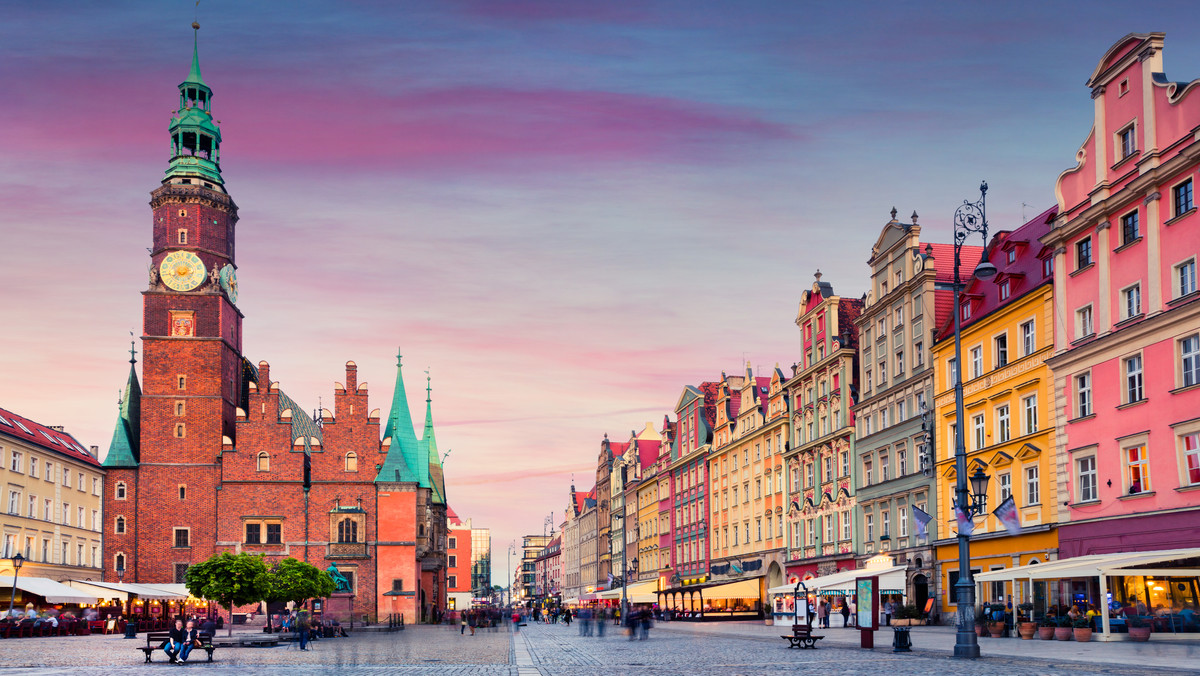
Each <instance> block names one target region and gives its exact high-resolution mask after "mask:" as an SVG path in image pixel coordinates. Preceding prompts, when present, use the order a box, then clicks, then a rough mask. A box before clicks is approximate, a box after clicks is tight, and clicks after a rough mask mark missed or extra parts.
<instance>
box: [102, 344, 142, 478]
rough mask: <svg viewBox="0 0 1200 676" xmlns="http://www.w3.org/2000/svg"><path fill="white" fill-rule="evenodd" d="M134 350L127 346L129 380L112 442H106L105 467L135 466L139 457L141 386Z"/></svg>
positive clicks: (122, 398) (131, 346)
mask: <svg viewBox="0 0 1200 676" xmlns="http://www.w3.org/2000/svg"><path fill="white" fill-rule="evenodd" d="M135 354H136V351H135V350H134V348H133V345H132V344H131V345H130V347H129V380H128V381H126V383H125V396H123V397H121V402H120V413H118V414H117V425H116V427H115V428H114V429H113V436H112V442H110V443H109V444H108V455H106V456H104V462H103V463H102V464H103V466H105V467H137V464H138V458H139V457H141V453H140V441H141V429H142V426H141V420H142V388H141V386H140V385H138V377H137V368H136V364H137V359H136V358H135V356H134V355H135Z"/></svg>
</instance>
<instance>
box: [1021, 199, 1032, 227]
mask: <svg viewBox="0 0 1200 676" xmlns="http://www.w3.org/2000/svg"><path fill="white" fill-rule="evenodd" d="M1031 206H1033V205H1032V204H1026V203H1024V202H1021V222H1022V223H1024V222H1025V207H1031Z"/></svg>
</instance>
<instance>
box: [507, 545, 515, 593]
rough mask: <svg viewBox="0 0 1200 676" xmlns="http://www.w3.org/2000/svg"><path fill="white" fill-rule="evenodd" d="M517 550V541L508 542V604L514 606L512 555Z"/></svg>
mask: <svg viewBox="0 0 1200 676" xmlns="http://www.w3.org/2000/svg"><path fill="white" fill-rule="evenodd" d="M516 551H517V541H516V540H513V541H512V542H510V543H508V605H509V607H512V602H513V597H512V588H513V576H512V557H513V554H515V553H516Z"/></svg>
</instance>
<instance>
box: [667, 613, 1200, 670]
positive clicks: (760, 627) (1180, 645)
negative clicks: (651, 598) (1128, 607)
mask: <svg viewBox="0 0 1200 676" xmlns="http://www.w3.org/2000/svg"><path fill="white" fill-rule="evenodd" d="M655 629H656V630H659V631H671V632H679V633H691V634H697V635H720V636H727V637H729V636H734V637H745V638H756V639H773V640H776V641H780V642H781V643H782V642H783V641H782V639H780V638H779V637H780V636H782V635H784V634H788V633H791V625H790V624H780V625H777V626H766V625H764V624H763V623H762V622H680V621H678V620H677V621H674V622H658V623H656V624H655ZM814 633H816V634H818V635H822V636H824V637H825V638H824V639H823V640H822V641H821V642H820V643H818V649H819V648H820V647H824V646H831V645H832V646H837V647H839V648H849V647H857V646H858V645H859V644H860V643H859V641H860V638H861V637H860V633H861V632H860V630H858V629H855V628H853V627H851V628H848V629H847V628H844V627H831V628H829V629H821V630H815V632H814ZM892 637H893V631H892V629H891V628H890V627H885V628H881V629H880V630H879V631H876V632H875V650H876V651H884V652H888V653H890V652H891V650H892ZM909 637H910V638H911V640H912V647H913V651H914V652H919V653H923V654H925V655H942V656H951V655H953V654H954V638H955V630H954V627H948V626H932V627H911V631H910V633H909ZM979 654H980V656H982V657H1006V658H1016V659H1039V660H1054V661H1064V662H1081V663H1085V664H1096V665H1104V666H1110V667H1111V666H1114V665H1129V666H1137V667H1143V668H1145V667H1147V666H1154V667H1162V668H1164V669H1180V670H1185V671H1196V670H1197V668H1198V666H1200V640H1197V641H1170V642H1168V641H1155V640H1154V637H1153V636H1151V638H1150V641H1149V642H1147V643H1134V642H1131V641H1112V642H1099V641H1092V642H1089V643H1076V642H1075V641H1042V640H1039V639H1036V638H1035V639H1033V640H1028V641H1026V640H1022V639H1019V638H981V639H979Z"/></svg>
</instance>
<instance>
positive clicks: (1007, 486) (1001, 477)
mask: <svg viewBox="0 0 1200 676" xmlns="http://www.w3.org/2000/svg"><path fill="white" fill-rule="evenodd" d="M996 479H997V485H998V489H997V490H998V491H999V495H1000V502H1004V501H1005V500H1007V499H1008V496H1010V495H1012V474H1010V473H1008V472H1002V473H1000V474H997V475H996Z"/></svg>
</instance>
